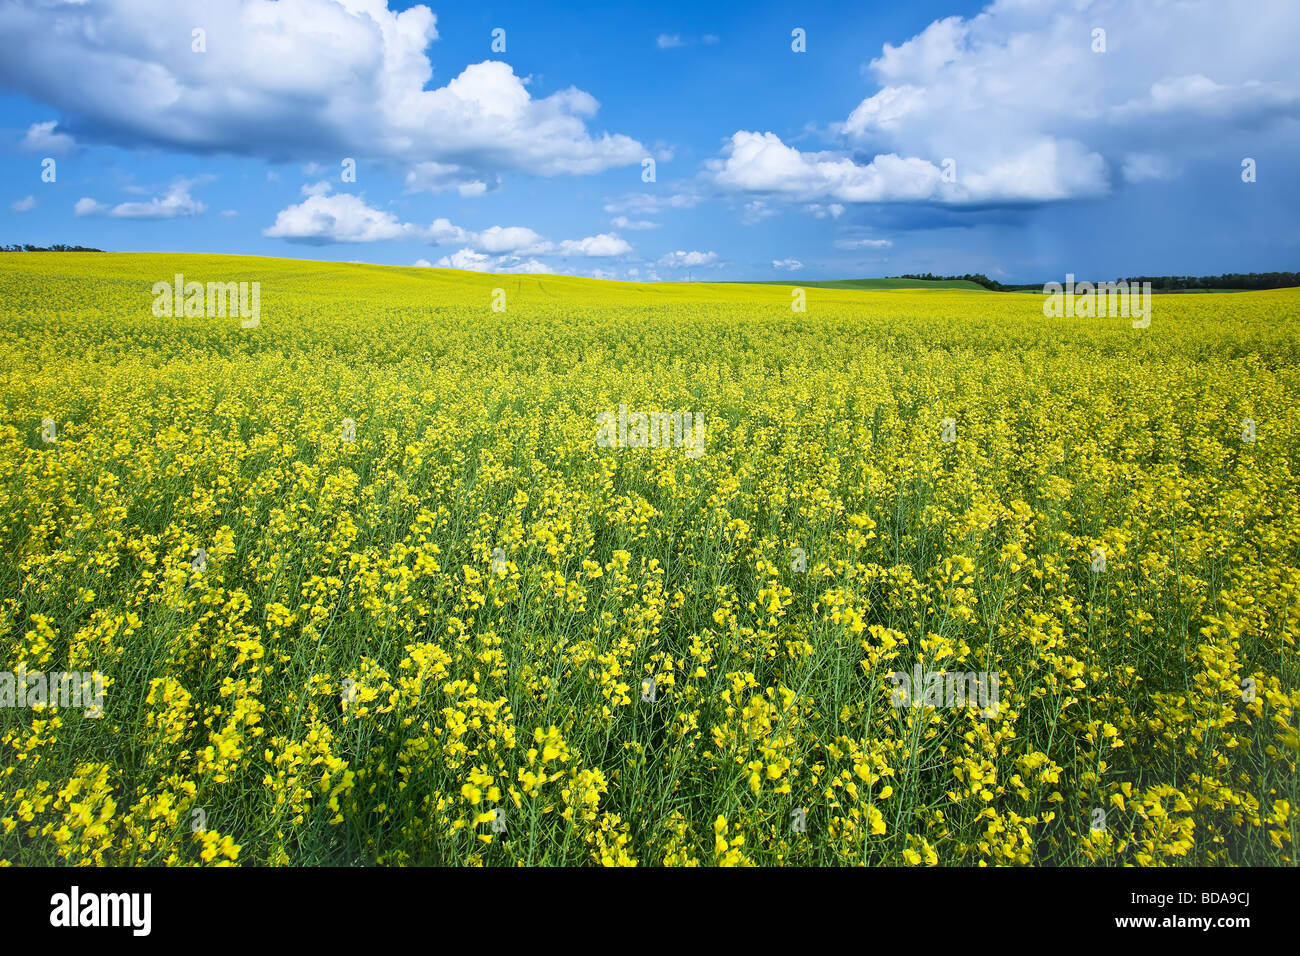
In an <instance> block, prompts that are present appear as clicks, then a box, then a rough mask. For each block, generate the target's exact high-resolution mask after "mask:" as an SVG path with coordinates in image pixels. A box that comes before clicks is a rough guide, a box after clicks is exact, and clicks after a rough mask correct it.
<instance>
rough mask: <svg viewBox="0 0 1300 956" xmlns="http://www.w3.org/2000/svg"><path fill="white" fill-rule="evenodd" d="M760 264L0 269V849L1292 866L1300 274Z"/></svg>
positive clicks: (26, 256)
mask: <svg viewBox="0 0 1300 956" xmlns="http://www.w3.org/2000/svg"><path fill="white" fill-rule="evenodd" d="M176 276H183V278H184V284H185V285H188V284H189V283H191V282H193V283H200V284H202V288H203V289H204V290H207V289H208V288H210V286H209V285H208V284H209V283H220V286H219V288H220V289H223V290H230V289H233V290H235V291H236V292H237V291H238V290H239V289H240V288H248V289H250V290H251V289H253V288H256V289H257V290H258V295H259V299H258V316H257V317H258V319H259V321H257V322H256V323H254V322H251V320H249V318H248V317H247V316H243V314H242V312H241V311H240V309H237V308H234V307H233V306H232V307H231V308H230V309H228V310H223V311H225V312H226V313H227V314H223V315H216V314H208V310H206V308H203V309H201V308H199V307H198V305H200V304H202V303H201V301H200V298H201V297H200V296H198V294H197V291H196V293H195V296H194V300H195V302H196V307H195V308H194V309H193V310H186V309H182V308H174V309H161V308H159V309H157V310H155V308H154V304H155V300H156V299H157V298H158V296H159V295H160V294H161V291H160V292H158V293H155V292H154V287H155V285H156V284H158V283H162V285H161V286H160V287H159V288H160V290H161V289H163V288H166V287H169V286H171V287H174V286H175V284H176V280H175V279H174V277H176ZM231 283H235V285H233V286H232V285H230V284H231ZM239 283H247V284H248V285H247V286H240V285H238V284H239ZM253 283H257V286H256V287H254V286H253ZM196 289H197V287H196ZM183 291H184V287H183V286H182V292H183ZM804 292H805V296H804V298H803V300H802V301H803V304H804V305H805V307H806V311H803V312H795V311H793V310H792V308H791V301H792V296H791V290H790V289H789V288H788V287H782V286H765V285H752V286H750V285H719V284H662V285H658V284H656V285H650V284H646V285H636V284H625V283H605V282H598V281H594V280H584V279H574V278H566V277H557V276H501V275H480V274H469V273H456V272H452V271H449V270H437V269H401V268H390V267H380V266H366V265H343V264H328V263H312V262H299V261H289V260H274V259H254V258H235V257H225V256H197V255H196V256H188V255H145V254H140V255H137V254H130V255H96V254H82V253H61V254H49V255H44V254H39V253H23V254H0V326H2V329H3V341H2V342H0V522H2V523H0V539H2V540H0V544H2V548H0V671H3V672H4V673H6V674H10V675H17V674H22V675H59V674H74V675H82V676H79V677H78V683H77V686H82V685H85V686H90V682H91V681H92V676H91V675H95V677H94V680H95V681H97V682H96V683H94V688H95V691H96V694H97V695H98V696H97V700H98V703H97V704H96V706H95V707H94V708H88V706H87V705H86V703H85V702H84V701H81V700H78V701H75V702H72V701H69V700H68V699H66V698H65V697H60V696H57V695H49V694H44V693H42V694H40V695H39V698H36V697H32V696H30V695H24V696H23V697H22V698H21V700H22V705H21V706H20V705H19V701H20V697H19V695H18V694H17V693H16V690H17V688H16V685H15V686H14V690H15V693H13V694H11V695H9V696H6V697H4V699H2V700H0V862H2V863H4V864H13V865H43V864H55V865H235V864H263V865H267V864H269V865H314V864H330V865H340V864H344V865H346V864H378V865H407V864H444V865H469V866H480V865H482V866H515V865H520V864H524V865H588V864H590V865H607V866H661V865H665V866H714V865H718V866H751V865H752V866H768V865H871V866H878V865H885V866H927V865H961V866H984V865H1029V864H1034V865H1039V864H1055V865H1102V866H1115V865H1138V866H1167V865H1174V866H1178V865H1205V864H1209V865H1239V864H1247V865H1250V864H1253V865H1277V864H1294V863H1295V861H1296V850H1295V845H1296V837H1297V827H1298V824H1297V820H1296V811H1295V808H1296V806H1297V800H1298V799H1300V782H1298V781H1300V777H1298V776H1297V769H1296V762H1297V759H1300V752H1298V751H1300V663H1298V662H1297V648H1296V639H1297V635H1298V634H1300V480H1298V477H1297V476H1298V475H1300V458H1298V455H1297V447H1298V444H1297V441H1296V436H1297V435H1300V403H1298V402H1297V396H1298V392H1300V332H1298V330H1300V290H1282V291H1276V292H1256V293H1240V294H1205V295H1163V296H1162V295H1156V296H1152V297H1150V298H1149V299H1148V303H1147V308H1148V309H1149V311H1148V312H1147V313H1146V315H1147V316H1149V318H1150V321H1149V322H1148V323H1146V324H1145V325H1144V326H1143V327H1135V324H1134V322H1133V321H1132V320H1131V319H1130V318H1129V317H1122V316H1115V315H1105V316H1098V315H1079V314H1070V315H1066V314H1064V311H1063V310H1062V314H1060V315H1054V314H1053V315H1048V314H1044V313H1045V309H1044V303H1043V298H1042V297H1041V296H1037V295H1032V294H1016V293H1001V294H999V293H988V292H968V291H929V290H906V289H900V290H889V291H849V290H837V289H820V288H809V289H806V290H804ZM231 295H232V296H234V293H231ZM234 298H237V296H234ZM232 301H233V299H232ZM498 305H499V306H501V307H500V308H497V306H498ZM243 311H250V309H245V310H243ZM1048 311H1050V310H1048ZM169 313H170V314H169ZM195 313H198V314H195ZM241 318H242V321H241ZM638 415H644V416H645V422H644V424H645V425H646V430H645V431H644V432H642V431H641V430H640V429H641V426H642V424H643V423H642V422H641V420H640V419H638V418H637V417H636V416H638ZM674 416H676V417H674ZM687 416H691V417H687ZM705 423H707V427H706V426H705ZM651 427H653V432H652V431H651V430H650V429H651ZM651 435H653V436H654V440H653V441H652V440H650V436H651ZM52 679H53V678H49V679H47V680H52ZM24 680H26V677H24ZM900 683H901V685H902V690H901V692H900ZM11 684H13V682H12V681H11ZM10 697H12V700H13V703H12V704H9V703H8V701H9V700H10ZM60 704H76V705H79V706H60Z"/></svg>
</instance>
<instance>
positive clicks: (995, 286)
mask: <svg viewBox="0 0 1300 956" xmlns="http://www.w3.org/2000/svg"><path fill="white" fill-rule="evenodd" d="M899 278H902V279H924V280H926V281H928V282H953V281H956V280H958V279H964V280H965V281H967V282H974V283H976V284H978V285H982V286H983V287H984V288H986V289H992V290H993V291H994V292H1024V291H1025V290H1029V289H1042V287H1043V285H1042V283H1032V282H1031V283H1028V284H1023V285H1005V284H1003V283H1001V282H998V281H997V280H996V279H990V278H989V277H988V276H986V275H984V274H983V273H982V272H974V273H968V274H966V275H961V276H937V275H935V274H934V273H931V272H927V273H925V274H924V275H917V274H913V275H905V276H900V277H899ZM1058 281H1059V280H1058ZM1115 281H1116V282H1130V283H1131V282H1150V283H1151V291H1152V292H1176V291H1179V290H1196V289H1247V290H1249V289H1287V288H1290V287H1292V286H1300V272H1229V273H1225V274H1224V275H1220V276H1130V277H1128V278H1127V279H1116V280H1115Z"/></svg>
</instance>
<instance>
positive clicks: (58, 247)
mask: <svg viewBox="0 0 1300 956" xmlns="http://www.w3.org/2000/svg"><path fill="white" fill-rule="evenodd" d="M103 251H104V250H103V249H91V248H89V247H88V246H65V245H63V243H56V244H55V245H52V246H33V245H32V244H31V243H25V244H23V245H21V246H20V245H18V243H14V244H13V245H11V246H0V252H103Z"/></svg>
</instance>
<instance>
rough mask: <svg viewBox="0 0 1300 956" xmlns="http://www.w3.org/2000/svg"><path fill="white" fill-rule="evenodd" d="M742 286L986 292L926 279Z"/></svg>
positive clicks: (775, 282)
mask: <svg viewBox="0 0 1300 956" xmlns="http://www.w3.org/2000/svg"><path fill="white" fill-rule="evenodd" d="M742 284H744V285H788V286H799V287H801V288H813V289H965V290H968V291H971V292H988V291H989V290H988V289H986V288H984V287H983V286H982V285H980V284H979V283H978V282H967V281H966V280H965V279H942V280H939V281H937V282H932V281H929V280H927V279H822V280H811V281H808V280H805V281H801V282H796V281H794V280H793V279H791V280H790V281H788V282H787V281H785V280H781V279H777V280H772V279H762V280H759V281H757V282H748V283H742Z"/></svg>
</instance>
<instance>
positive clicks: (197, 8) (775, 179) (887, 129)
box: [0, 0, 1300, 282]
mask: <svg viewBox="0 0 1300 956" xmlns="http://www.w3.org/2000/svg"><path fill="white" fill-rule="evenodd" d="M796 28H798V29H800V30H802V31H804V35H805V37H806V41H805V47H806V49H805V50H804V51H802V52H796V51H795V50H793V49H792V45H793V44H794V40H793V39H792V31H794V30H795V29H796ZM496 29H501V30H504V31H505V34H504V39H505V50H504V51H503V52H502V51H494V50H493V49H492V42H493V31H494V30H496ZM195 30H201V31H203V32H202V33H201V34H199V35H198V36H199V38H200V39H198V40H196V34H195ZM1099 30H1101V31H1104V34H1099V33H1098V32H1097V31H1099ZM1297 36H1300V4H1295V3H1294V2H1292V0H1259V2H1256V3H1252V4H1251V5H1249V7H1237V6H1234V5H1232V4H1228V3H1224V2H1219V0H1213V2H1211V0H1206V2H1196V0H1149V2H1143V3H1129V2H1125V0H1077V2H1059V0H1058V2H1047V0H1006V2H995V3H992V4H987V5H986V4H977V3H960V2H942V3H940V2H930V0H914V2H909V3H898V4H883V3H871V2H857V3H841V4H818V3H798V4H793V3H791V4H769V3H743V4H740V3H737V4H710V5H707V6H704V5H700V4H693V3H692V4H686V3H681V4H678V3H655V4H642V3H637V4H633V3H621V2H609V3H591V4H567V5H565V8H564V9H563V10H561V9H557V8H556V6H555V5H549V4H547V5H542V4H537V3H528V4H524V3H520V4H490V5H483V4H467V3H461V4H457V5H454V6H452V5H443V4H439V3H433V4H420V5H417V4H406V3H400V2H396V0H390V2H388V3H385V2H384V0H113V2H102V0H6V2H5V3H3V4H0V173H3V182H4V184H5V188H4V191H3V192H2V193H0V216H3V218H4V228H3V230H0V242H23V243H36V244H41V245H44V244H49V243H55V242H65V243H71V244H81V245H88V246H95V247H98V248H103V249H109V250H153V251H178V252H180V251H184V252H215V253H236V254H250V255H268V256H285V257H300V258H313V259H333V260H356V261H364V262H377V263H387V264H394V265H413V264H422V265H444V266H454V267H459V268H474V269H482V270H490V271H499V272H511V271H545V272H558V273H571V274H578V275H595V276H601V277H609V278H620V279H629V278H631V279H651V280H659V279H662V280H674V279H684V278H687V277H688V276H689V277H691V278H693V279H696V280H705V279H773V278H778V279H784V278H789V279H791V280H798V279H800V278H805V279H818V278H843V277H852V276H878V275H899V274H902V273H906V272H926V271H931V272H937V273H943V274H950V273H964V272H984V273H986V274H988V275H990V276H993V277H994V278H999V279H1002V280H1003V281H1012V282H1015V281H1020V282H1032V281H1046V280H1048V279H1054V278H1059V277H1062V276H1064V274H1065V273H1066V272H1073V273H1075V274H1077V275H1079V276H1081V277H1083V276H1091V277H1094V278H1112V277H1117V276H1126V275H1136V274H1211V273H1219V272H1228V271H1273V270H1294V269H1296V268H1298V267H1300V229H1298V227H1297V222H1300V216H1298V215H1297V213H1300V184H1297V181H1296V170H1297V169H1298V168H1300V163H1297V159H1298V158H1300V157H1298V150H1297V147H1300V70H1298V69H1297V68H1296V67H1295V63H1294V51H1293V44H1294V40H1295V37H1297ZM200 40H201V42H200ZM196 47H202V49H196ZM647 158H652V159H654V161H655V181H654V182H645V181H643V168H644V167H643V161H644V160H645V159H647ZM47 159H48V160H53V161H54V174H55V175H54V181H53V182H47V181H43V179H42V171H43V169H45V168H46V167H47V165H48V164H45V163H44V161H45V160H47ZM347 159H352V160H355V164H356V177H355V182H353V181H345V180H344V176H343V172H344V161H345V160H347ZM1247 159H1250V160H1253V161H1254V162H1253V166H1254V173H1255V179H1254V181H1253V182H1245V181H1243V167H1242V164H1243V162H1244V161H1245V160H1247Z"/></svg>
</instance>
